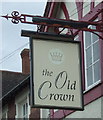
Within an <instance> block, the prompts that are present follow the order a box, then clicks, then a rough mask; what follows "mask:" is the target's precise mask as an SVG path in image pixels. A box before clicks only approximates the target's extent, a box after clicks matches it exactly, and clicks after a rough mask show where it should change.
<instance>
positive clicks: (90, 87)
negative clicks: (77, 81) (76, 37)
mask: <svg viewBox="0 0 103 120" xmlns="http://www.w3.org/2000/svg"><path fill="white" fill-rule="evenodd" d="M96 20H97V19H96ZM96 20H95V21H96ZM91 27H92V25H90V26H89V28H91ZM83 35H84V66H85V67H84V68H85V91H84V93H85V92H86V91H88V90H90V89H92V88H93V87H95V86H96V85H98V84H99V83H101V69H100V79H99V80H98V81H96V82H95V81H94V65H95V64H96V63H97V62H99V65H100V55H99V59H97V60H96V61H94V57H93V54H94V51H93V45H94V44H96V43H98V44H99V43H100V42H99V37H98V40H96V41H93V35H94V34H93V33H90V38H91V44H90V45H89V46H86V44H85V38H86V32H83ZM88 48H91V55H92V63H91V64H90V65H89V66H87V61H86V60H87V59H86V50H87V49H88ZM99 48H100V44H99ZM99 51H100V49H99ZM90 67H92V73H93V75H92V78H93V80H92V82H93V83H92V84H91V85H88V82H87V69H88V68H90Z"/></svg>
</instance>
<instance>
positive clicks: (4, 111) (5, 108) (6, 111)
mask: <svg viewBox="0 0 103 120" xmlns="http://www.w3.org/2000/svg"><path fill="white" fill-rule="evenodd" d="M7 113H8V107H7V106H4V107H3V108H2V118H3V120H6V119H7V116H8V115H7Z"/></svg>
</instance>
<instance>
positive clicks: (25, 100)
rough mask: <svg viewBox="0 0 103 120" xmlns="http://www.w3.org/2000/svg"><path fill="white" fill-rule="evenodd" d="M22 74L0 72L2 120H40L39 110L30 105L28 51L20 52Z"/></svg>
mask: <svg viewBox="0 0 103 120" xmlns="http://www.w3.org/2000/svg"><path fill="white" fill-rule="evenodd" d="M21 58H22V73H17V72H11V71H0V73H1V75H2V98H0V100H1V101H2V118H10V119H11V118H12V119H15V118H35V119H39V118H40V110H39V109H36V108H31V107H30V105H29V103H30V99H29V96H30V93H29V88H30V83H29V82H30V75H29V73H30V60H29V50H28V49H24V50H23V51H22V52H21Z"/></svg>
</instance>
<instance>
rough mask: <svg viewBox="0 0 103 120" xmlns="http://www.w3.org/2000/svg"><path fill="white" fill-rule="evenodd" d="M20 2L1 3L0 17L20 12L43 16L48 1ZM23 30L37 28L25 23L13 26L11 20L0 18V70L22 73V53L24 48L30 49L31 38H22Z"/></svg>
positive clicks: (34, 29) (31, 0) (35, 29)
mask: <svg viewBox="0 0 103 120" xmlns="http://www.w3.org/2000/svg"><path fill="white" fill-rule="evenodd" d="M18 1H19V2H12V1H9V0H8V1H6V0H5V1H3V2H0V16H1V15H7V14H8V15H11V13H12V12H13V11H18V12H19V13H20V14H30V15H39V16H43V14H44V10H45V6H46V0H43V2H41V1H39V2H37V1H35V0H34V2H33V0H30V2H25V1H23V2H22V0H21V1H20V0H18ZM28 1H29V0H28ZM21 30H30V31H37V26H36V25H30V24H24V23H19V24H13V23H12V22H11V19H10V20H6V19H5V18H0V70H7V71H14V72H21V71H22V61H21V56H20V53H21V51H22V50H23V49H24V48H29V38H27V37H22V36H21Z"/></svg>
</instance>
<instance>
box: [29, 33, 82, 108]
mask: <svg viewBox="0 0 103 120" xmlns="http://www.w3.org/2000/svg"><path fill="white" fill-rule="evenodd" d="M57 37H58V36H55V37H54V38H53V39H52V37H51V36H50V35H46V36H45V38H43V39H42V38H40V37H39V38H32V39H31V40H30V41H31V59H32V62H31V67H32V82H31V83H32V84H31V85H32V101H33V104H32V106H33V107H40V108H60V109H77V110H83V94H82V83H81V82H82V80H81V78H82V77H81V55H80V42H74V41H72V42H71V41H69V38H68V41H67V38H66V40H65V37H62V38H61V39H62V40H60V41H59V40H57V39H58V38H57Z"/></svg>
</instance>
